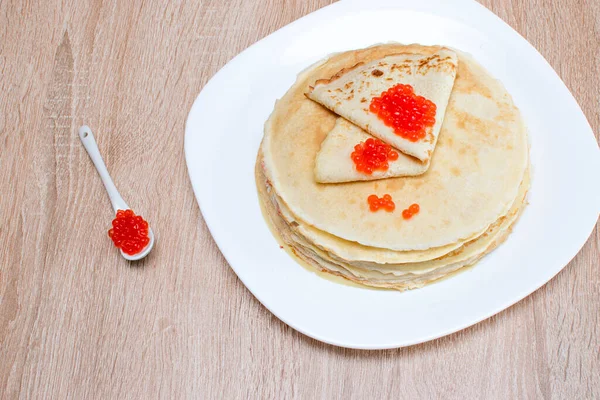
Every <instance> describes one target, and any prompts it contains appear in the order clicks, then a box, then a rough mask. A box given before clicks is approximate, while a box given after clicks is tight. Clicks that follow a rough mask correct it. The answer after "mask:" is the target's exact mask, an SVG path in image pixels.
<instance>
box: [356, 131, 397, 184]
mask: <svg viewBox="0 0 600 400" xmlns="http://www.w3.org/2000/svg"><path fill="white" fill-rule="evenodd" d="M350 157H351V158H352V161H353V162H354V165H355V166H356V170H357V171H358V172H362V173H363V174H367V175H371V174H372V173H373V171H376V170H380V171H387V170H388V168H389V162H390V161H395V160H397V159H398V152H397V151H395V150H394V149H392V146H390V145H389V144H387V143H384V142H382V141H381V140H379V139H375V138H369V139H367V140H365V141H364V142H361V143H359V144H357V145H356V146H354V151H353V152H352V154H351V155H350Z"/></svg>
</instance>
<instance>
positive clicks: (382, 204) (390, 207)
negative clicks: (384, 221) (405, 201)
mask: <svg viewBox="0 0 600 400" xmlns="http://www.w3.org/2000/svg"><path fill="white" fill-rule="evenodd" d="M367 202H368V203H369V209H370V210H371V211H372V212H375V211H377V210H379V209H380V208H382V209H384V210H385V211H387V212H392V211H394V210H395V209H396V204H394V201H393V200H392V196H390V195H389V194H384V195H383V197H378V196H377V195H376V194H372V195H370V196H369V197H367Z"/></svg>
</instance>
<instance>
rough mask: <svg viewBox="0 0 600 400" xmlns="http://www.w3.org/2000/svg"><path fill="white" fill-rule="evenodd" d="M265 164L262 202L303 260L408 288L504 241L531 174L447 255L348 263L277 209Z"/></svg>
mask: <svg viewBox="0 0 600 400" xmlns="http://www.w3.org/2000/svg"><path fill="white" fill-rule="evenodd" d="M265 179H266V178H265V176H264V174H263V170H262V166H261V165H260V162H257V168H256V180H257V183H258V185H257V187H258V191H259V197H260V200H261V202H262V203H263V204H264V205H265V210H266V212H265V214H266V217H267V218H268V219H269V220H270V222H271V224H273V226H274V227H275V230H274V231H275V232H277V233H278V234H279V236H280V239H281V240H282V241H283V242H284V243H286V244H287V245H288V246H289V247H290V249H291V250H292V251H293V252H294V254H296V256H298V257H299V258H301V259H302V260H304V261H305V262H306V263H308V264H309V265H312V266H313V267H315V268H317V269H318V270H320V271H323V272H328V273H331V274H333V275H336V276H341V277H344V278H346V279H349V280H351V281H353V282H356V283H360V284H362V285H366V286H371V287H377V288H390V289H396V290H406V289H414V288H419V287H422V286H423V285H425V284H427V283H431V282H433V281H436V280H439V279H441V278H444V277H446V276H448V275H450V274H452V273H454V272H456V271H458V270H460V269H461V268H464V267H466V266H470V265H472V264H474V263H476V262H477V261H478V260H480V259H481V258H482V257H483V256H485V255H486V254H487V253H489V252H490V251H492V250H493V249H494V248H496V247H497V246H498V245H499V244H500V243H502V242H503V241H504V240H505V239H506V237H507V236H508V234H509V233H510V230H511V228H512V225H513V224H514V222H515V221H516V220H517V219H518V216H519V215H520V213H521V211H522V210H523V208H524V206H525V197H526V193H527V190H528V188H529V174H528V173H526V175H525V177H524V179H523V181H522V182H521V185H520V187H519V194H518V196H517V198H516V199H515V201H514V203H513V205H512V207H511V209H510V210H509V212H508V213H507V214H506V215H505V216H503V217H501V218H499V219H498V220H497V221H496V222H495V223H494V224H492V225H491V226H490V227H489V228H488V229H487V230H486V232H485V233H484V234H482V235H480V236H479V237H478V238H476V239H474V240H472V241H470V242H468V243H465V244H464V245H463V246H461V247H460V248H459V249H457V250H455V251H452V252H450V253H449V254H447V255H446V256H443V257H441V258H439V259H436V260H432V261H429V262H422V263H408V264H401V265H393V264H383V265H382V264H371V265H368V264H360V265H359V266H357V265H356V263H347V262H344V261H343V260H339V259H336V257H335V256H332V255H331V254H328V253H326V252H323V251H321V250H319V249H316V248H315V247H314V246H312V245H311V244H310V243H308V242H306V240H305V239H303V238H302V237H300V236H298V235H297V234H296V233H295V232H294V230H293V225H290V224H288V223H287V222H286V221H285V219H284V218H283V217H282V216H281V214H280V213H279V210H278V208H277V207H278V203H277V202H276V201H275V200H274V198H275V196H273V193H272V191H270V186H269V185H268V184H267V185H265V184H262V183H264V181H265Z"/></svg>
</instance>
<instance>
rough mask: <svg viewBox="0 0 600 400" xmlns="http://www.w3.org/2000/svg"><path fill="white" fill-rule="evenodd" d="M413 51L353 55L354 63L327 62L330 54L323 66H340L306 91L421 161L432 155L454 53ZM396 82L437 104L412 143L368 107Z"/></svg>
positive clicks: (427, 49) (426, 49)
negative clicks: (421, 134) (431, 121)
mask: <svg viewBox="0 0 600 400" xmlns="http://www.w3.org/2000/svg"><path fill="white" fill-rule="evenodd" d="M413 49H414V50H415V51H406V52H404V51H403V50H402V49H399V50H397V51H396V50H392V51H394V52H396V53H400V54H390V55H385V56H383V57H379V58H375V59H373V58H371V57H369V58H361V57H358V58H359V60H358V62H357V63H356V64H354V65H348V64H346V61H344V62H343V63H339V64H338V63H336V62H332V61H333V59H334V58H335V57H333V58H332V59H331V60H329V61H328V63H327V64H330V65H332V66H334V67H336V68H337V67H339V68H340V69H338V70H336V71H335V72H334V74H333V76H331V75H330V76H329V77H327V79H323V78H318V79H316V81H315V83H314V87H313V86H310V87H309V90H308V93H307V94H306V95H307V96H308V97H309V98H311V99H312V100H314V101H316V102H318V103H320V104H322V105H323V106H325V107H327V108H328V109H330V110H332V111H334V112H335V113H336V114H338V115H339V116H341V117H344V118H346V119H347V120H348V121H351V122H352V123H354V124H355V125H357V126H359V127H360V128H362V129H364V130H365V131H367V132H368V133H370V134H371V135H373V136H375V137H378V138H379V139H381V140H383V141H384V142H386V143H389V144H390V145H392V146H394V147H396V148H397V149H399V150H400V151H402V152H403V153H405V154H408V155H411V156H413V157H416V158H418V159H419V160H421V161H423V162H426V161H428V160H429V158H431V154H432V153H433V149H434V147H435V144H436V141H437V137H438V134H439V131H440V127H441V126H442V121H443V120H444V112H445V110H446V105H447V104H448V98H449V97H450V92H451V90H452V85H453V84H454V78H455V76H456V67H457V57H456V54H455V53H454V51H452V50H450V49H446V48H436V49H433V48H430V47H421V50H423V51H422V52H419V51H417V49H416V48H413ZM413 49H411V50H413ZM432 50H433V51H432ZM346 54H347V53H346ZM349 61H350V60H349ZM351 62H354V61H351ZM319 76H321V75H319ZM309 83H311V84H312V82H310V81H309ZM400 83H402V84H405V85H410V86H412V88H413V89H414V94H415V95H417V96H422V97H424V98H426V99H428V100H430V101H431V102H433V103H434V104H435V105H436V106H437V107H436V112H435V123H434V124H433V126H431V127H428V128H427V129H426V131H425V138H424V139H423V140H417V141H411V140H409V139H406V138H404V137H402V136H400V135H397V134H396V133H395V132H394V129H393V128H392V127H389V126H387V125H386V124H385V123H384V122H383V121H382V120H381V119H379V117H378V116H377V115H376V114H374V113H372V112H370V111H369V107H370V104H371V100H372V99H373V98H374V97H378V96H380V95H381V94H382V93H383V92H384V91H387V90H388V89H390V88H391V87H393V86H395V85H397V84H400ZM413 116H414V115H413Z"/></svg>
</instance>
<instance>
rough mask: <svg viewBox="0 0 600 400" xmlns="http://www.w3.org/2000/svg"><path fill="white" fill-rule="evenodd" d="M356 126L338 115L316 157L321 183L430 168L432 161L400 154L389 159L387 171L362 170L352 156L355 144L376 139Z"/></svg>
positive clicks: (316, 167) (416, 173) (399, 173)
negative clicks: (371, 171) (391, 159)
mask: <svg viewBox="0 0 600 400" xmlns="http://www.w3.org/2000/svg"><path fill="white" fill-rule="evenodd" d="M372 137H373V136H371V135H369V134H368V133H366V132H365V131H363V130H362V129H360V128H359V127H357V126H356V125H354V124H352V123H350V122H348V121H346V120H345V119H344V118H338V119H337V120H336V122H335V125H334V126H333V129H332V130H331V131H330V132H329V133H328V134H327V137H326V138H325V140H323V143H322V144H321V149H320V150H319V153H317V158H316V160H315V179H316V181H317V182H321V183H338V182H352V181H368V180H375V179H382V178H390V177H395V176H413V175H421V174H422V173H424V172H425V171H427V168H429V161H427V162H422V161H419V160H418V159H416V158H414V157H411V156H407V155H406V154H403V153H398V159H396V160H393V161H388V162H389V167H388V169H387V170H385V171H383V170H374V171H373V173H371V174H365V173H362V172H359V171H358V170H357V169H356V165H355V164H354V162H353V161H352V158H351V157H350V156H351V154H352V152H353V151H354V146H356V145H357V144H359V143H362V142H365V141H366V140H367V139H369V138H372Z"/></svg>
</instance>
